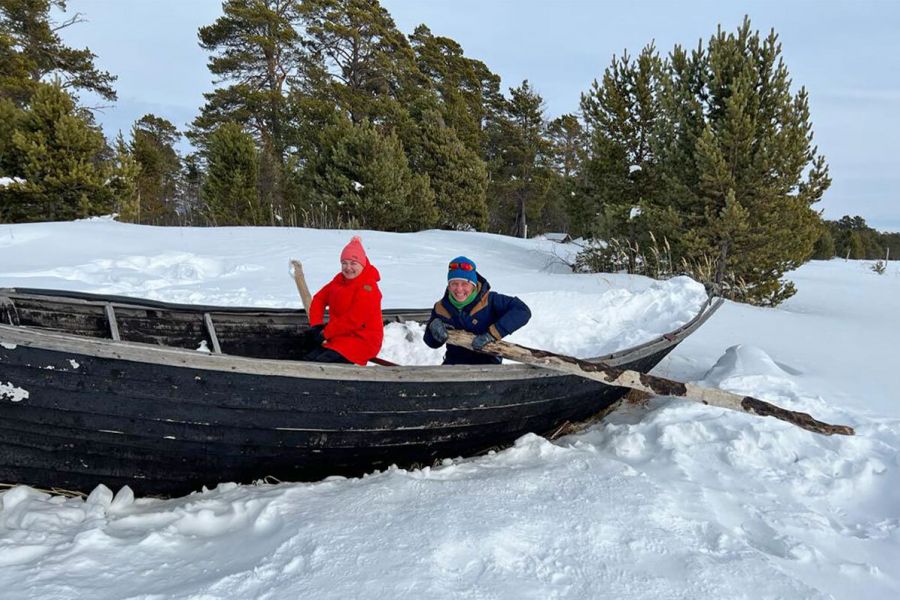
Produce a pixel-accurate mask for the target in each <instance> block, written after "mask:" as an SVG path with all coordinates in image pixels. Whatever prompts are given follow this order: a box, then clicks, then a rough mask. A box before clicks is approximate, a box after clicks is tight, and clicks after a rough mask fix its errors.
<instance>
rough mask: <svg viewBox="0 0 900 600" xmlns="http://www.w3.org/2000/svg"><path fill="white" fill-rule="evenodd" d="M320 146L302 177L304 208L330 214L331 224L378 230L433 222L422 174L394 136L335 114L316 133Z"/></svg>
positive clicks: (433, 212)
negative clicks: (319, 133)
mask: <svg viewBox="0 0 900 600" xmlns="http://www.w3.org/2000/svg"><path fill="white" fill-rule="evenodd" d="M320 147H321V149H322V152H321V153H320V155H319V156H317V157H316V159H314V160H313V161H311V162H310V164H309V165H308V167H307V169H306V171H305V175H304V178H305V184H306V185H305V187H306V189H307V190H308V197H309V199H310V201H309V205H308V207H307V211H320V212H321V211H323V210H324V211H327V213H328V214H331V215H336V220H337V223H334V224H337V225H344V226H349V225H352V226H354V227H360V228H370V229H378V230H382V231H416V230H418V229H423V228H427V227H432V226H433V225H434V224H435V223H436V222H437V211H436V209H435V206H434V193H433V192H432V191H431V188H430V187H429V184H428V177H427V176H425V175H417V174H413V172H412V171H411V170H410V168H409V162H408V160H407V158H406V155H405V154H404V152H403V146H402V145H401V143H400V140H399V139H398V138H397V136H396V135H395V134H393V133H391V134H388V135H387V136H384V135H382V134H380V133H379V132H378V130H377V129H376V128H375V127H374V126H373V125H371V124H370V123H368V121H363V122H362V123H358V124H355V123H352V122H351V121H350V120H349V118H347V117H339V118H338V119H337V120H336V122H335V123H333V124H332V125H331V126H329V127H327V128H326V129H325V130H324V131H323V132H322V136H321V140H320Z"/></svg>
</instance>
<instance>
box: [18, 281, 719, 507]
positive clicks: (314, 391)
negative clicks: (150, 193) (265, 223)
mask: <svg viewBox="0 0 900 600" xmlns="http://www.w3.org/2000/svg"><path fill="white" fill-rule="evenodd" d="M68 293H69V292H61V291H46V290H31V291H30V292H29V293H27V294H20V293H19V292H16V291H15V290H8V289H2V288H0V297H2V296H8V297H10V299H11V300H12V301H14V302H15V303H16V308H17V309H18V315H19V317H20V325H18V326H12V325H6V324H0V342H2V344H0V382H2V383H3V384H4V386H5V389H9V388H10V387H13V388H18V389H20V390H22V391H27V392H28V396H27V397H24V395H23V394H18V395H15V394H14V395H13V398H14V399H13V398H10V395H9V394H8V393H4V390H3V389H0V439H2V440H3V442H2V443H0V481H16V482H21V483H28V484H32V485H36V486H38V487H44V488H48V487H66V488H68V489H80V490H88V491H89V490H91V489H93V488H94V487H95V486H96V485H98V484H99V483H105V484H106V485H108V486H110V487H117V486H121V485H125V484H128V485H130V486H132V489H134V490H135V492H136V493H138V494H147V493H152V494H181V493H185V492H188V491H191V490H195V489H198V488H199V487H200V486H201V485H208V486H212V485H215V483H217V482H219V481H240V482H249V481H253V480H256V479H258V478H260V477H264V476H266V475H273V476H276V477H277V478H278V479H281V480H284V481H289V480H298V479H303V480H310V479H319V478H321V477H325V476H328V475H334V474H344V475H359V474H362V473H364V472H367V471H370V470H371V469H373V468H386V467H387V466H388V465H391V464H397V465H400V466H415V465H429V464H432V461H433V460H435V459H441V458H443V457H453V456H469V455H472V454H476V453H479V452H483V451H485V450H486V449H490V448H496V447H503V446H505V445H508V444H510V443H512V442H513V441H514V440H515V439H517V438H518V437H520V436H521V435H523V434H525V433H527V432H533V433H538V434H547V433H552V432H554V431H557V430H559V428H560V426H561V424H563V423H566V422H581V421H583V420H584V419H586V418H588V417H590V416H591V415H592V414H594V413H596V412H597V411H599V410H603V409H605V408H607V407H609V406H610V405H612V404H613V403H615V402H617V401H618V400H619V399H620V398H621V397H622V395H623V394H624V393H625V391H626V390H625V388H621V387H617V386H611V385H605V384H603V383H601V382H598V381H593V380H591V379H587V378H582V377H580V376H576V375H572V374H567V373H559V372H556V371H551V370H547V369H540V368H534V367H532V366H529V365H525V364H516V365H505V366H499V365H455V366H437V365H429V366H398V367H394V368H391V369H372V368H365V367H358V366H356V365H343V364H340V365H338V364H335V365H331V364H325V363H311V362H296V361H292V360H285V358H287V357H288V356H289V355H288V354H286V353H285V352H286V349H287V348H289V347H290V346H291V339H292V337H291V336H294V339H296V335H297V334H299V333H300V332H301V331H302V330H303V329H304V328H305V327H306V323H305V316H304V314H303V313H302V312H300V311H297V310H287V309H259V308H255V309H248V308H243V309H242V308H235V307H212V306H208V307H191V306H184V305H173V304H168V303H163V302H158V301H144V300H138V299H133V298H123V297H113V296H100V295H88V294H83V293H78V294H77V297H76V298H69V297H68V296H67V295H66V294H68ZM106 303H111V305H112V306H113V307H114V308H115V318H116V321H117V323H118V326H119V332H120V334H121V337H122V341H118V342H116V341H113V340H111V339H110V338H109V330H108V325H107V320H106V316H105V314H104V307H105V305H106ZM710 310H711V309H710V308H706V309H704V311H703V312H702V313H701V314H699V315H698V316H697V317H695V318H694V319H693V320H692V321H690V322H689V323H688V324H686V325H685V326H683V327H681V328H679V329H678V330H675V331H673V332H671V333H669V334H666V335H664V336H661V337H660V338H658V340H655V341H652V342H649V343H647V344H642V345H641V346H637V347H634V348H630V349H626V350H622V351H620V352H615V353H613V354H609V355H607V356H606V357H604V360H605V361H606V363H607V364H609V365H614V366H618V367H622V368H628V369H633V370H637V371H646V370H648V369H651V368H653V366H654V365H656V364H657V363H658V362H659V361H660V360H661V359H662V358H663V357H664V356H666V355H667V354H668V353H669V352H671V351H672V349H673V348H675V347H676V346H677V345H678V343H679V342H681V341H682V340H683V339H685V338H686V337H687V336H688V335H690V334H691V333H692V332H693V331H695V330H696V329H697V327H699V325H700V324H701V323H702V322H703V320H704V318H705V316H706V315H708V314H709V312H710ZM429 312H430V311H427V310H421V309H420V310H416V311H407V310H403V311H401V310H393V311H391V310H387V311H385V316H388V315H394V316H395V317H396V318H398V319H400V320H404V321H405V320H411V319H410V315H415V314H421V315H422V316H421V317H416V318H420V319H424V318H427V316H428V314H429ZM204 313H209V315H210V317H211V318H212V321H213V322H214V323H215V329H216V336H217V337H218V339H219V341H220V343H221V346H222V350H223V351H224V352H225V354H218V355H217V354H210V353H206V352H197V351H196V350H195V348H196V347H197V343H198V341H199V340H201V339H208V335H207V334H206V332H205V330H204V328H203V322H204V318H203V315H204ZM2 316H3V313H2V309H0V317H2ZM139 340H146V341H139ZM276 342H277V343H276ZM294 345H295V346H296V344H294ZM173 346H176V347H173ZM264 349H266V350H267V351H266V352H263V350H264ZM14 391H15V390H14Z"/></svg>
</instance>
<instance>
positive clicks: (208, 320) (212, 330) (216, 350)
mask: <svg viewBox="0 0 900 600" xmlns="http://www.w3.org/2000/svg"><path fill="white" fill-rule="evenodd" d="M203 324H204V325H206V333H208V334H209V339H210V340H212V346H213V347H212V351H213V354H222V346H220V345H219V337H218V336H217V335H216V327H215V325H213V320H212V316H211V315H210V314H209V313H208V312H205V313H203Z"/></svg>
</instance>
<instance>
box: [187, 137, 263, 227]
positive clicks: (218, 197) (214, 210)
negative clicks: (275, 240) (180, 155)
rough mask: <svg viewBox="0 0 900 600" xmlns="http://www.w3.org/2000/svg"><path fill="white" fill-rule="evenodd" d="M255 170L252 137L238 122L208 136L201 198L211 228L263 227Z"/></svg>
mask: <svg viewBox="0 0 900 600" xmlns="http://www.w3.org/2000/svg"><path fill="white" fill-rule="evenodd" d="M258 168H259V164H258V157H257V152H256V146H255V144H254V143H253V137H252V136H251V135H250V134H249V133H246V132H245V131H244V130H243V129H242V128H241V126H240V125H238V124H237V123H225V124H223V125H221V126H220V127H219V128H218V129H216V130H215V131H214V132H213V133H212V135H210V136H209V142H208V145H207V176H206V180H205V181H204V182H203V187H202V188H201V191H200V196H201V198H202V200H203V204H204V212H205V214H206V217H207V219H208V220H209V222H210V224H211V225H217V226H218V225H263V224H266V218H265V217H266V211H265V209H264V207H262V206H260V202H259V195H258V194H257V191H256V186H257V174H258Z"/></svg>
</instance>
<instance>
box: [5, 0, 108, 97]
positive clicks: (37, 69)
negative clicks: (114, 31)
mask: <svg viewBox="0 0 900 600" xmlns="http://www.w3.org/2000/svg"><path fill="white" fill-rule="evenodd" d="M51 9H57V10H59V11H61V12H65V11H66V3H65V1H64V0H2V2H0V97H7V98H12V99H14V100H15V101H16V102H17V103H18V104H19V106H22V105H24V103H25V102H27V100H28V99H29V97H30V96H31V94H32V93H34V92H35V90H36V89H37V86H36V84H37V83H38V82H40V81H44V80H47V79H48V78H55V79H58V80H59V81H60V82H61V84H60V85H61V86H62V87H63V88H65V89H70V88H71V89H73V90H86V91H91V92H95V93H97V94H99V95H100V96H102V97H103V98H105V99H107V100H115V99H116V92H115V90H114V89H113V87H112V84H113V82H114V81H115V80H116V77H115V76H113V75H110V74H109V73H107V72H105V71H100V70H98V69H97V68H96V67H95V66H94V59H95V58H97V57H96V55H95V54H94V53H93V52H91V51H90V50H89V49H88V48H84V49H81V50H77V49H74V48H70V47H69V46H66V45H65V44H63V42H62V40H61V39H60V37H59V33H58V32H59V31H60V30H62V29H65V28H66V27H69V26H71V25H74V24H76V23H79V22H81V17H80V15H78V14H77V13H76V14H75V15H74V16H73V17H70V18H68V19H66V20H64V21H62V22H57V21H54V20H53V19H51V18H50V11H51Z"/></svg>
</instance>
